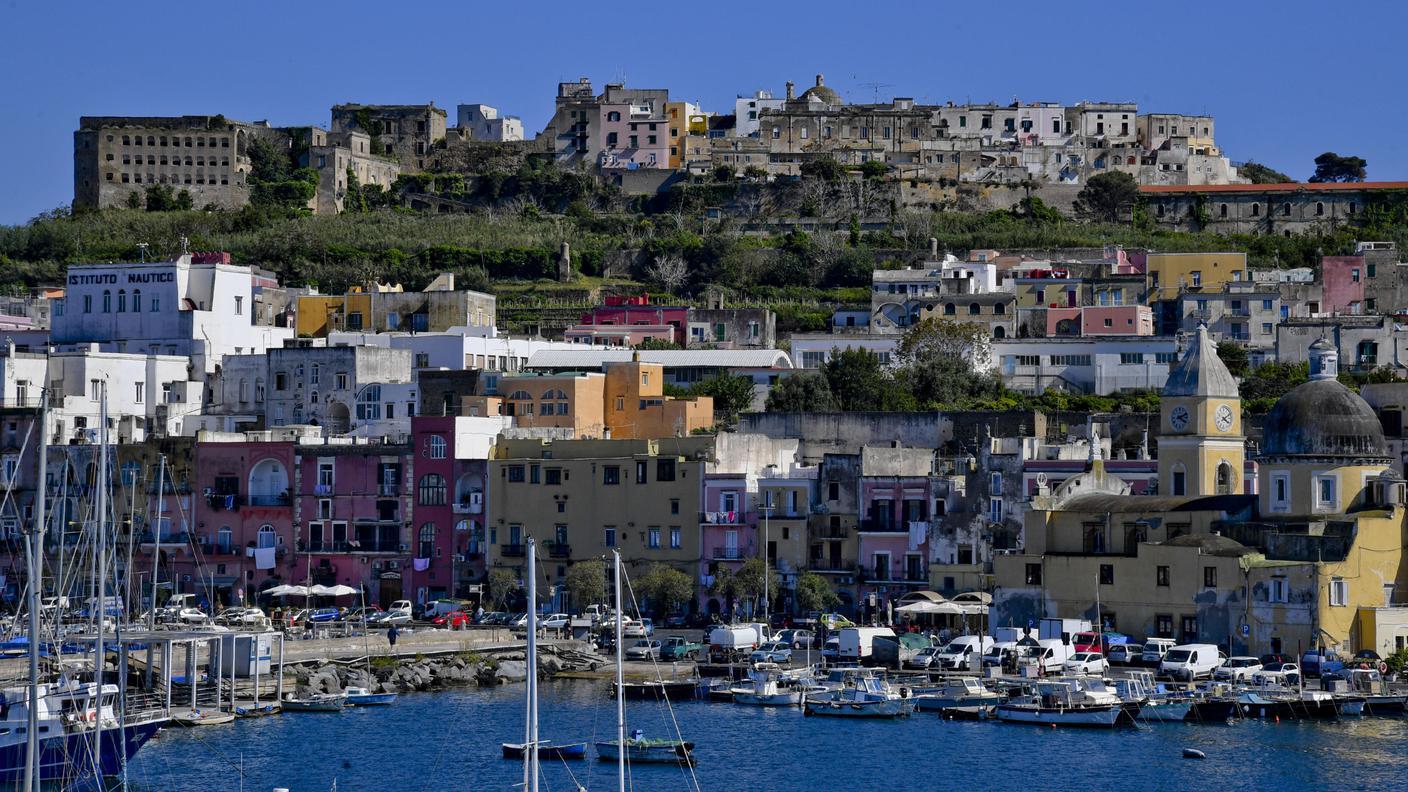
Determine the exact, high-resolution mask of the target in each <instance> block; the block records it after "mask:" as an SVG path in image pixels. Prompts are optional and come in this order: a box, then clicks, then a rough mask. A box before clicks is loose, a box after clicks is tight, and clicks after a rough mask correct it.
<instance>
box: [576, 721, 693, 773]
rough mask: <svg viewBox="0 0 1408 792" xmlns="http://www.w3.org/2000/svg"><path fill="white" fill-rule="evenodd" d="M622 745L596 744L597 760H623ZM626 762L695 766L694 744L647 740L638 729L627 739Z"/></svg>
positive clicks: (608, 741) (613, 742)
mask: <svg viewBox="0 0 1408 792" xmlns="http://www.w3.org/2000/svg"><path fill="white" fill-rule="evenodd" d="M620 746H621V743H620V742H619V741H617V740H606V741H603V742H598V743H597V744H596V754H597V758H599V759H601V761H603V762H615V761H619V760H620V758H621V748H620ZM626 761H627V762H630V763H636V764H694V743H692V742H686V741H684V740H664V739H646V737H645V733H644V732H642V731H641V730H640V729H636V730H635V731H634V732H632V733H631V736H630V737H629V738H627V739H626Z"/></svg>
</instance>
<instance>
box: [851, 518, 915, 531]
mask: <svg viewBox="0 0 1408 792" xmlns="http://www.w3.org/2000/svg"><path fill="white" fill-rule="evenodd" d="M856 528H857V529H858V530H860V532H861V533H874V532H885V533H904V532H907V531H908V530H909V524H908V523H906V522H903V521H901V520H876V519H873V518H870V519H865V520H861V521H860V522H859V523H858V524H857V525H856Z"/></svg>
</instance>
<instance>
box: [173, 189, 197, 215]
mask: <svg viewBox="0 0 1408 792" xmlns="http://www.w3.org/2000/svg"><path fill="white" fill-rule="evenodd" d="M195 205H196V201H195V199H194V198H192V197H191V191H190V190H182V191H180V192H178V193H176V203H175V205H174V207H173V208H175V209H178V210H180V211H183V212H189V211H190V210H192V209H194V208H195Z"/></svg>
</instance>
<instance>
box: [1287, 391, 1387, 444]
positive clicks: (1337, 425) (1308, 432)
mask: <svg viewBox="0 0 1408 792" xmlns="http://www.w3.org/2000/svg"><path fill="white" fill-rule="evenodd" d="M1262 434H1263V437H1262V443H1261V453H1262V455H1263V456H1341V457H1386V456H1388V449H1387V443H1385V442H1384V430H1383V427H1382V426H1381V425H1380V424H1379V419H1378V416H1376V415H1374V410H1373V409H1372V408H1371V407H1370V406H1369V403H1368V402H1366V401H1364V400H1363V399H1362V398H1360V396H1359V394H1357V393H1355V392H1354V391H1352V390H1350V389H1349V388H1347V387H1345V386H1344V385H1343V384H1341V383H1340V381H1339V380H1335V379H1316V380H1311V381H1310V382H1307V383H1305V384H1304V385H1299V386H1297V387H1295V388H1293V389H1292V390H1291V392H1290V393H1287V394H1286V395H1285V396H1282V397H1281V400H1280V401H1278V402H1276V406H1275V407H1273V408H1272V409H1271V412H1270V413H1268V414H1267V416H1266V422H1265V424H1264V425H1263V427H1262Z"/></svg>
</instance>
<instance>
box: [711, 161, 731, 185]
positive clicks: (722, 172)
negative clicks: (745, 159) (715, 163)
mask: <svg viewBox="0 0 1408 792" xmlns="http://www.w3.org/2000/svg"><path fill="white" fill-rule="evenodd" d="M714 181H716V182H731V181H733V168H730V167H729V166H727V165H720V166H719V167H717V168H714Z"/></svg>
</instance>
